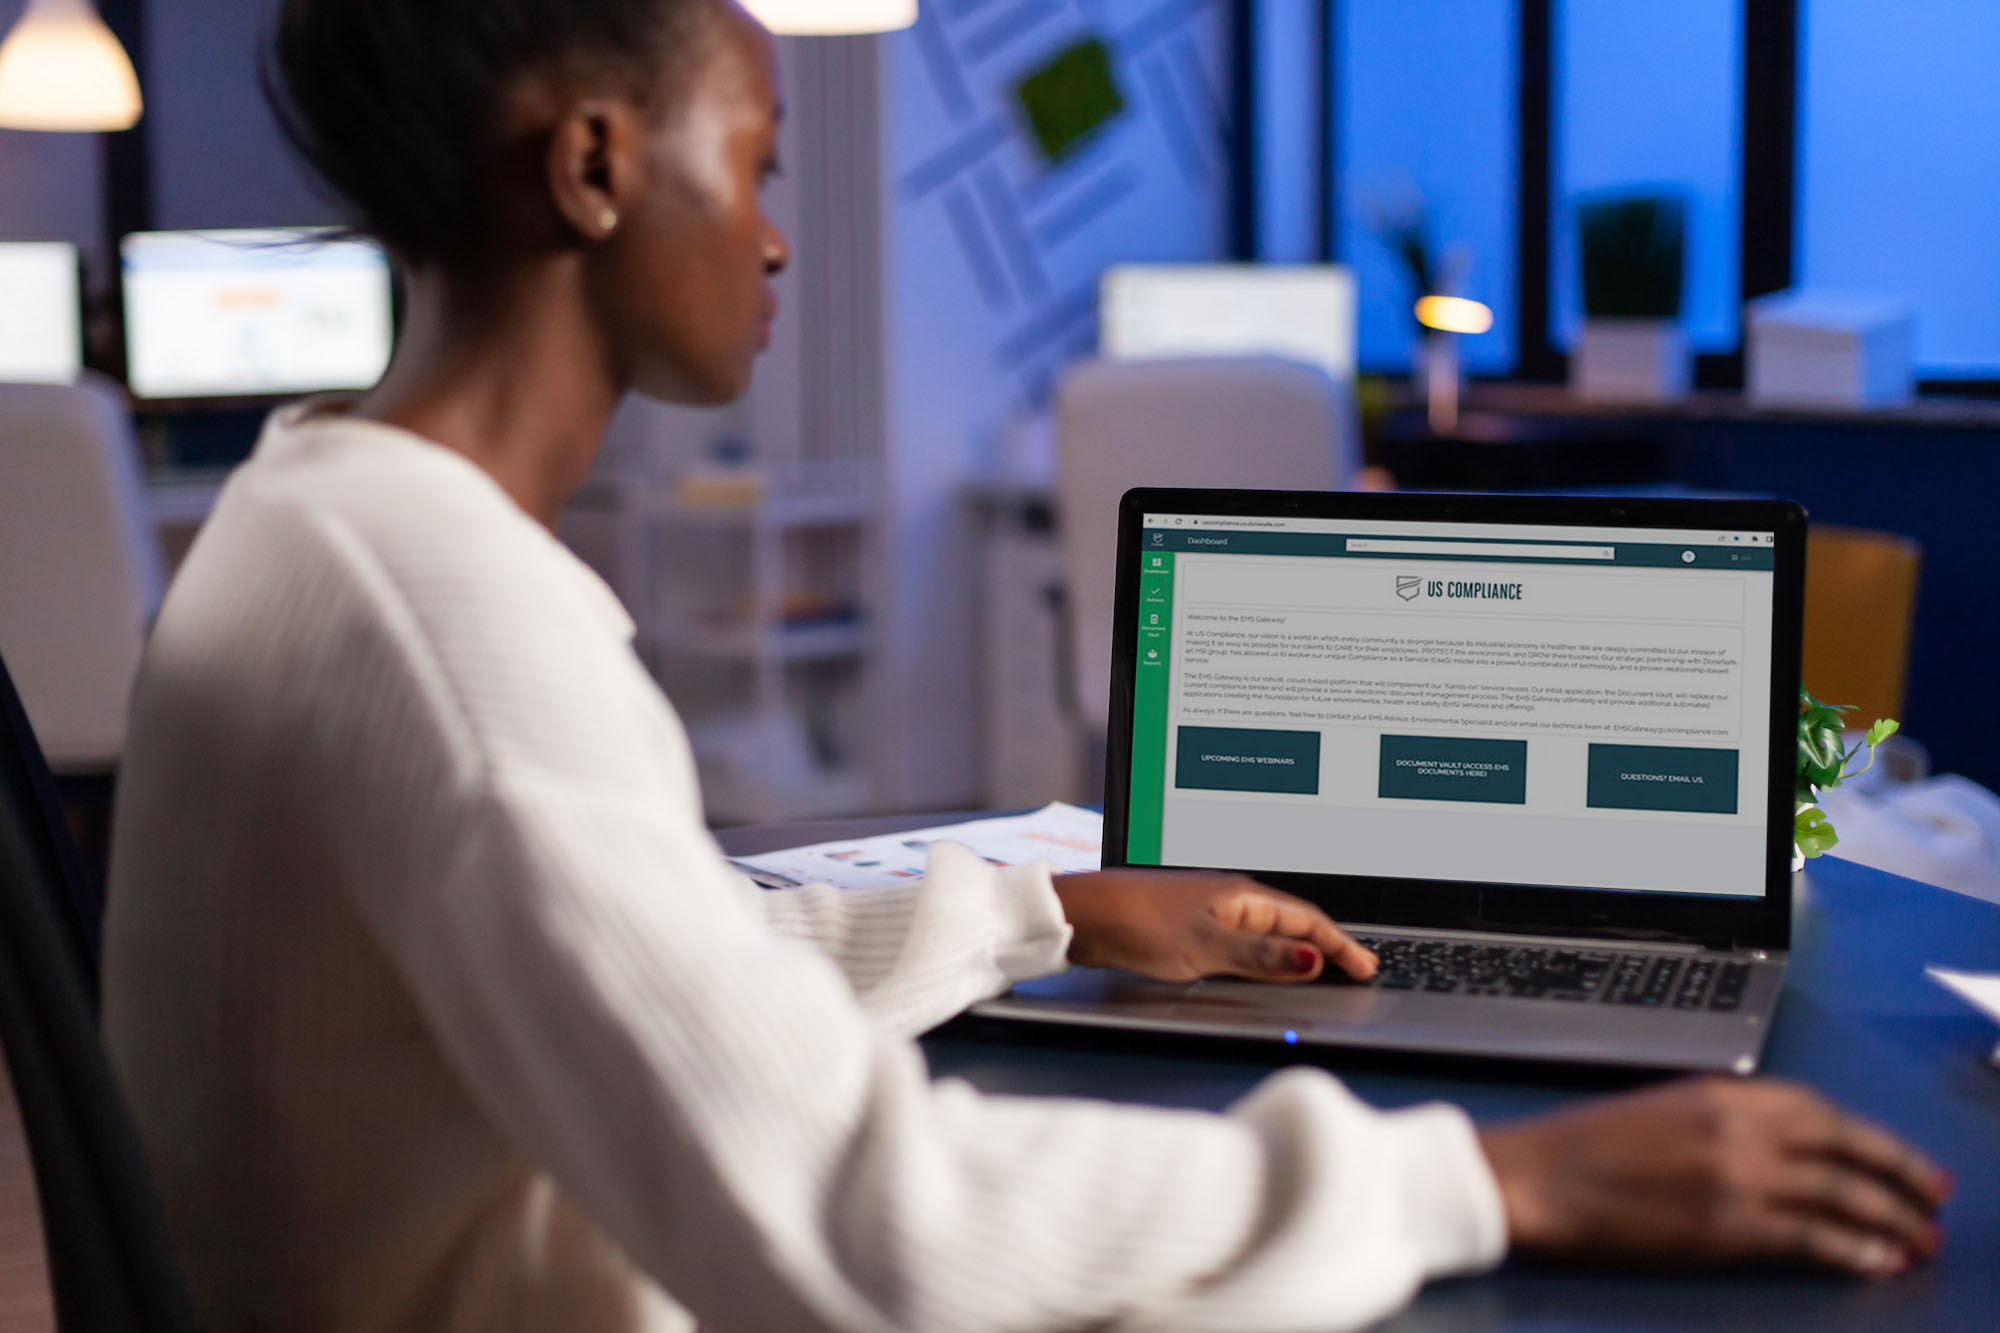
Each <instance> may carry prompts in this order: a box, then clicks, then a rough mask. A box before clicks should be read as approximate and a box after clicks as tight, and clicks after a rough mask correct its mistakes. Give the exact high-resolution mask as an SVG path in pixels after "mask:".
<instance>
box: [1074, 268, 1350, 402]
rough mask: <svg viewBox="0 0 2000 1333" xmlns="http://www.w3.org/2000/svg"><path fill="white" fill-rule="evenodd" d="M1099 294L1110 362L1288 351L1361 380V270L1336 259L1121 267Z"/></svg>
mask: <svg viewBox="0 0 2000 1333" xmlns="http://www.w3.org/2000/svg"><path fill="white" fill-rule="evenodd" d="M1099 299H1100V302H1101V305H1102V309H1101V312H1100V314H1101V318H1100V328H1101V332H1100V335H1099V337H1100V341H1101V350H1102V352H1103V354H1104V355H1105V356H1106V357H1107V358H1109V359H1111V360H1133V359H1140V358H1146V357H1192V356H1285V357H1291V358H1292V359H1294V360H1298V361H1305V362H1309V363H1311V364H1313V365H1316V366H1318V367H1320V368H1321V369H1323V370H1325V371H1326V373H1327V374H1329V375H1331V376H1332V377H1333V378H1334V379H1336V380H1340V381H1348V380H1352V379H1353V378H1354V321H1355V293H1354V274H1353V273H1352V272H1351V271H1350V270H1348V269H1346V268H1343V267H1341V266H1340V265H1338V264H1299V265H1290V264H1172V265H1150V264H1133V265H1120V266H1118V267H1115V268H1112V269H1110V270H1108V271H1106V273H1105V275H1104V282H1103V286H1102V289H1101V291H1100V293H1099Z"/></svg>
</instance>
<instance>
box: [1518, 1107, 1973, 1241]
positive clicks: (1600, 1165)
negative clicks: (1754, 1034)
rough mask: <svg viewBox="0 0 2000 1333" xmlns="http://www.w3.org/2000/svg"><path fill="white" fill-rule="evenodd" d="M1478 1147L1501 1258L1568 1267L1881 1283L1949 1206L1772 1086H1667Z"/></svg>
mask: <svg viewBox="0 0 2000 1333" xmlns="http://www.w3.org/2000/svg"><path fill="white" fill-rule="evenodd" d="M1480 1142H1481V1145H1482V1146H1483V1147H1484V1148H1485V1150H1486V1157H1487V1160H1488V1161H1490V1162H1491V1163H1492V1165H1493V1174H1494V1175H1495V1177H1496V1178H1497V1179H1498V1180H1499V1182H1500V1195H1501V1198H1502V1200H1503V1201H1504V1202H1505V1205H1506V1209H1507V1227H1508V1232H1509V1234H1510V1236H1511V1239H1512V1244H1513V1247H1514V1248H1515V1249H1516V1250H1517V1251H1519V1252H1521V1253H1524V1254H1534V1255H1541V1256H1543V1257H1548V1258H1559V1259H1566V1260H1595V1261H1608V1262H1622V1263H1644V1264H1651V1265H1655V1266H1675V1267H1688V1266H1694V1265H1714V1264H1723V1263H1750V1262H1790V1263H1804V1264H1810V1265H1814V1266H1818V1267H1824V1268H1836V1269H1842V1270H1845V1271H1848V1272H1852V1273H1857V1274H1860V1275H1862V1276H1864V1277H1893V1276H1895V1275H1896V1274H1898V1273H1901V1272H1903V1271H1904V1270H1905V1269H1907V1268H1908V1267H1909V1266H1910V1265H1911V1264H1913V1263H1916V1262H1918V1261H1919V1260H1923V1259H1928V1258H1930V1257H1931V1256H1932V1255H1933V1254H1935V1253H1936V1252H1937V1248H1938V1244H1939V1242H1940V1239H1941V1237H1940V1235H1939V1233H1938V1229H1937V1227H1936V1225H1935V1224H1934V1222H1933V1221H1932V1218H1933V1217H1934V1216H1935V1214H1936V1212H1937V1210H1938V1207H1939V1206H1940V1205H1941V1204H1942V1203H1943V1202H1944V1200H1945V1198H1946V1196H1947V1195H1948V1194H1949V1193H1950V1192H1951V1183H1950V1180H1949V1178H1948V1177H1946V1175H1945V1174H1944V1172H1942V1171H1940V1170H1939V1169H1938V1168H1937V1167H1936V1166H1934V1165H1932V1164H1931V1163H1930V1162H1928V1161H1926V1160H1925V1159H1924V1157H1923V1155H1922V1154H1920V1153H1918V1152H1917V1151H1916V1150H1915V1149H1913V1148H1910V1147H1908V1146H1906V1145H1905V1144H1903V1143H1902V1142H1900V1141H1898V1140H1897V1139H1895V1138H1894V1137H1892V1136H1891V1135H1889V1134H1887V1133H1885V1132H1884V1131H1882V1130H1880V1129H1877V1128H1875V1127H1874V1126H1872V1125H1868V1124H1865V1123H1863V1122H1862V1121H1859V1120H1854V1119H1851V1118H1849V1117H1848V1116H1846V1115H1844V1114H1842V1113H1841V1112H1840V1111H1839V1110H1837V1109H1835V1108H1834V1107H1833V1106H1830V1105H1828V1104H1827V1103H1826V1102H1825V1101H1823V1100H1821V1099H1820V1098H1819V1097H1818V1096H1817V1095H1816V1094H1814V1093H1812V1092H1811V1091H1809V1090H1807V1089H1805V1088H1802V1087H1799V1086H1797V1085H1795V1084H1790V1083H1781V1082H1775V1081H1771V1080H1761V1079H1760V1080H1757V1081H1755V1082H1744V1083H1739V1082H1734V1081H1732V1080H1727V1079H1721V1078H1711V1079H1699V1080H1689V1081H1686V1082H1681V1083H1674V1084H1668V1085H1666V1086H1664V1087H1660V1088H1654V1089H1650V1090H1648V1091H1644V1092H1638V1093H1632V1094H1629V1095H1626V1096H1622V1097H1616V1098H1612V1099H1610V1100H1608V1101H1603V1102H1597V1103H1593V1104H1591V1105H1588V1106H1584V1107H1580V1108H1578V1109H1576V1110H1573V1111H1562V1112H1558V1113H1556V1114H1554V1115H1550V1116H1545V1117H1541V1118H1538V1119H1535V1120H1531V1121H1527V1122H1525V1123H1523V1124H1519V1125H1513V1126H1508V1127H1506V1128H1502V1129H1492V1130H1487V1131H1484V1132H1483V1133H1482V1134H1481V1135H1480Z"/></svg>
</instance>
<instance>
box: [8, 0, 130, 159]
mask: <svg viewBox="0 0 2000 1333" xmlns="http://www.w3.org/2000/svg"><path fill="white" fill-rule="evenodd" d="M140 110H141V103H140V100H139V80H138V77H137V76H136V75H134V74H133V72H132V62H131V60H129V59H128V58H127V57H126V55H125V48H124V47H122V46H120V45H119V44H118V39H117V38H116V37H114V36H112V35H111V29H109V28H107V27H105V26H104V21H103V20H102V19H100V18H98V17H97V11H96V10H94V9H92V8H91V7H90V0H29V4H28V8H27V11H26V12H25V13H23V14H22V15H21V21H20V22H19V23H16V24H15V25H14V30H13V31H12V32H10V33H8V34H7V40H6V41H4V42H0V129H10V130H126V129H130V128H132V126H133V125H135V124H136V123H138V120H139V112H140Z"/></svg>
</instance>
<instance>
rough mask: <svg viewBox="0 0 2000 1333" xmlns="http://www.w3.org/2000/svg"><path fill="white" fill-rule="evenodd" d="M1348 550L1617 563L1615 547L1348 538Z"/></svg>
mask: <svg viewBox="0 0 2000 1333" xmlns="http://www.w3.org/2000/svg"><path fill="white" fill-rule="evenodd" d="M1347 549H1348V550H1349V551H1351V552H1355V553H1357V554H1367V555H1490V556H1509V557H1512V558H1514V559H1516V560H1615V559H1617V558H1618V550H1617V548H1616V547H1612V546H1538V545H1536V544H1535V543H1533V542H1425V541H1395V540H1392V539H1389V538H1384V537H1349V538H1348V539H1347Z"/></svg>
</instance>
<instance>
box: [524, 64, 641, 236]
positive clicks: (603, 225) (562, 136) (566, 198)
mask: <svg viewBox="0 0 2000 1333" xmlns="http://www.w3.org/2000/svg"><path fill="white" fill-rule="evenodd" d="M642 130H643V125H642V122H641V115H640V112H639V110H638V108H636V107H634V106H632V105H630V104H629V103H626V102H622V101H617V100H614V99H608V98H599V99H592V100H588V101H583V102H578V103H576V104H574V105H572V106H571V107H569V108H568V109H567V110H566V111H565V112H563V114H562V115H561V116H560V117H559V118H558V119H557V121H556V124H555V129H554V131H553V132H552V133H551V134H550V135H549V149H548V162H547V164H546V166H547V172H548V185H549V197H550V199H551V201H552V202H553V203H554V204H555V207H556V211H557V212H558V213H559V214H561V216H562V218H563V220H564V221H565V222H567V223H568V224H569V227H570V229H571V230H572V231H573V232H574V233H575V234H576V236H577V237H578V238H579V239H580V240H583V241H587V242H602V241H608V240H610V239H611V238H612V237H613V236H614V235H616V234H617V232H618V226H619V223H620V221H621V220H622V219H623V218H624V215H625V205H626V203H627V202H628V201H630V200H632V199H635V198H637V197H638V195H639V193H640V190H639V175H640V173H641V172H642V171H644V169H645V166H644V154H643V153H642V152H641V146H642V143H643V134H642Z"/></svg>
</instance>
